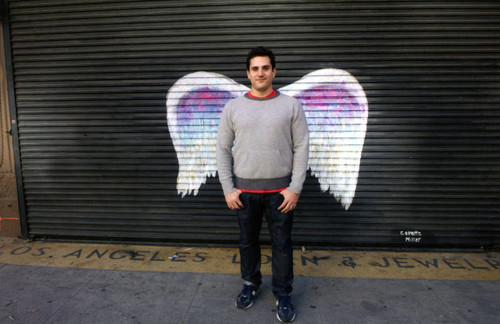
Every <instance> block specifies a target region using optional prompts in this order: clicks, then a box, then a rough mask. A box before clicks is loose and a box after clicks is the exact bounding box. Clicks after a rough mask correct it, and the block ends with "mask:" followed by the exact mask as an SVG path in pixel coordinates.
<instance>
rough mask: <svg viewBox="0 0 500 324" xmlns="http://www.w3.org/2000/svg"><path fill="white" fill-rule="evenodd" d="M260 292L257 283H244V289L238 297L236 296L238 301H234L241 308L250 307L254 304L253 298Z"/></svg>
mask: <svg viewBox="0 0 500 324" xmlns="http://www.w3.org/2000/svg"><path fill="white" fill-rule="evenodd" d="M258 292H259V287H258V286H255V285H249V284H246V283H245V284H243V290H242V291H241V292H240V294H239V295H238V297H236V302H235V303H234V304H235V306H236V307H238V308H240V309H249V308H250V307H252V305H253V300H254V299H255V296H257V293H258Z"/></svg>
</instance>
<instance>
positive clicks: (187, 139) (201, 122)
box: [167, 69, 368, 210]
mask: <svg viewBox="0 0 500 324" xmlns="http://www.w3.org/2000/svg"><path fill="white" fill-rule="evenodd" d="M248 91H250V89H249V88H248V87H246V86H244V85H241V84H239V83H237V82H235V81H234V80H232V79H230V78H228V77H226V76H224V75H221V74H218V73H211V72H195V73H190V74H188V75H186V76H184V77H182V78H181V79H179V80H178V81H177V82H176V83H175V84H174V85H173V86H172V87H171V88H170V90H169V91H168V94H167V122H168V127H169V131H170V136H171V138H172V141H173V144H174V147H175V151H176V153H177V159H178V161H179V174H178V177H177V191H178V193H179V194H180V195H182V197H184V196H185V195H189V194H194V195H197V194H198V190H199V188H200V186H201V185H202V184H204V183H205V182H206V179H207V177H209V176H210V177H215V175H216V172H217V167H216V157H215V151H216V142H217V127H218V125H219V118H220V115H221V113H222V109H223V108H224V105H225V104H226V102H227V101H228V100H230V99H232V98H235V97H237V96H240V95H243V94H244V93H246V92H248ZM278 91H280V92H282V93H284V94H287V95H290V96H293V97H295V98H296V99H298V100H299V101H300V102H301V104H302V107H303V109H304V113H305V115H306V118H307V123H308V126H309V164H308V168H309V169H310V171H311V174H312V175H313V176H315V177H316V178H317V179H318V182H319V184H320V188H321V190H322V191H323V192H325V191H328V193H329V194H330V195H332V196H334V197H335V199H337V201H339V202H340V203H341V204H342V206H343V207H344V208H345V209H346V210H347V209H349V207H350V206H351V204H352V202H353V199H354V195H355V192H356V185H357V182H358V174H359V165H360V160H361V153H362V150H363V144H364V140H365V134H366V124H367V120H368V101H367V98H366V95H365V92H364V91H363V88H362V87H361V85H360V84H359V83H358V81H357V80H356V78H354V77H353V76H352V75H351V74H349V73H348V72H346V71H344V70H340V69H321V70H317V71H314V72H311V73H309V74H307V75H305V76H304V77H303V78H302V79H300V80H298V81H296V82H294V83H292V84H290V85H288V86H285V87H283V88H280V89H278Z"/></svg>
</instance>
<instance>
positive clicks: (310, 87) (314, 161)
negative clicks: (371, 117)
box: [279, 69, 368, 210]
mask: <svg viewBox="0 0 500 324" xmlns="http://www.w3.org/2000/svg"><path fill="white" fill-rule="evenodd" d="M279 91H280V92H282V93H284V94H288V95H290V96H293V97H295V98H297V99H298V100H299V101H300V102H301V104H302V107H303V108H304V112H305V115H306V118H307V124H308V126H309V168H310V169H311V174H312V175H314V176H316V177H317V178H318V181H319V183H320V186H321V190H322V191H328V192H329V193H330V194H331V195H333V196H334V197H335V198H336V199H337V201H340V203H341V204H342V206H343V207H344V208H345V209H346V210H347V209H348V208H349V207H350V206H351V204H352V201H353V199H354V195H355V192H356V185H357V182H358V174H359V165H360V160H361V153H362V150H363V144H364V140H365V134H366V123H367V120H368V101H367V99H366V95H365V92H364V91H363V88H362V87H361V85H360V84H359V83H358V81H357V80H356V78H354V77H353V76H352V75H351V74H349V73H348V72H346V71H343V70H339V69H322V70H317V71H314V72H311V73H309V74H307V75H306V76H304V77H303V78H302V79H300V80H298V81H297V82H295V83H293V84H291V85H289V86H286V87H283V88H281V89H279Z"/></svg>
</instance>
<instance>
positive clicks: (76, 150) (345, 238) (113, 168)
mask: <svg viewBox="0 0 500 324" xmlns="http://www.w3.org/2000/svg"><path fill="white" fill-rule="evenodd" d="M7 7H8V12H5V13H4V14H5V15H8V16H7V17H6V18H4V20H5V19H7V20H8V22H9V25H8V27H9V29H6V31H8V34H7V35H6V39H7V41H10V43H9V44H10V48H11V53H9V54H10V55H11V60H12V62H11V64H12V70H13V73H12V75H11V77H12V78H13V82H14V89H11V91H13V92H14V93H15V102H13V103H12V104H13V105H14V107H15V112H16V115H17V116H16V118H17V127H18V128H17V131H18V136H19V143H15V145H19V149H20V154H19V156H17V162H18V167H19V168H20V169H21V172H22V179H21V180H22V185H23V188H22V192H23V198H24V200H23V201H25V206H24V207H25V210H26V212H25V213H24V215H21V216H22V217H23V218H24V220H25V221H26V224H27V230H26V231H27V233H26V235H27V236H29V237H34V238H41V237H46V238H50V239H70V240H98V241H118V242H131V241H138V242H145V243H152V242H157V243H164V244H167V243H170V244H235V242H237V240H238V225H237V222H236V219H235V215H234V212H232V211H230V210H229V209H227V208H226V207H225V202H224V199H223V196H222V191H221V188H220V185H219V183H218V180H217V178H214V177H208V178H207V183H206V184H203V185H202V186H201V187H200V190H199V192H198V193H197V194H196V195H193V194H191V195H186V196H184V197H182V196H181V195H179V194H178V193H177V189H176V184H177V174H178V170H179V167H178V160H177V155H176V151H175V149H174V147H173V142H172V138H171V136H170V133H169V127H168V125H167V116H166V108H165V105H166V101H165V100H166V95H167V93H168V91H169V89H170V88H171V87H172V85H173V84H174V83H175V82H176V81H177V80H179V79H180V78H182V77H183V76H185V75H187V74H189V73H192V72H196V71H208V72H215V73H220V74H223V75H225V76H227V77H229V78H231V79H233V80H235V81H237V82H239V83H242V84H246V85H248V84H249V83H248V82H247V80H246V73H245V71H244V69H245V65H244V61H245V56H246V54H247V52H248V50H249V49H250V48H251V47H254V46H257V45H264V46H269V47H270V48H271V49H273V51H274V52H275V54H276V55H277V61H278V74H277V78H276V79H275V83H276V84H275V85H276V87H277V88H279V87H283V86H286V85H289V84H291V83H293V82H295V81H297V80H298V79H300V78H301V77H303V76H304V75H306V74H307V73H310V72H312V71H315V70H318V69H323V68H335V69H342V70H344V71H347V72H349V73H350V74H352V75H353V76H354V77H355V78H356V79H357V80H358V81H359V84H360V85H361V86H362V87H363V89H364V91H365V93H366V97H367V100H368V107H369V110H368V111H369V113H368V123H367V130H366V137H365V140H364V147H363V151H362V156H361V164H360V170H359V177H358V179H357V188H356V193H355V197H354V200H353V202H352V204H351V205H350V207H349V208H348V209H347V210H346V209H345V208H344V207H343V206H342V205H341V204H340V203H339V202H337V201H336V199H335V198H334V197H332V195H330V194H329V193H328V192H322V191H321V190H320V186H319V183H318V179H317V178H316V177H314V176H312V175H311V174H309V175H308V177H307V180H306V183H305V186H304V192H303V194H302V197H301V201H300V205H299V207H298V209H297V211H296V214H295V227H294V239H295V243H296V244H297V245H307V246H315V247H391V248H423V247H425V248H429V247H432V248H478V247H493V246H497V245H499V242H500V239H499V236H500V235H499V234H500V217H499V215H500V199H499V198H500V109H499V104H500V89H499V88H500V87H499V84H500V83H499V81H500V78H499V76H500V73H499V72H500V71H499V57H500V47H499V45H500V37H499V36H500V32H499V31H500V2H498V1H404V0H401V1H293V0H274V1H234V0H219V1H181V0H179V1H128V0H125V1H124V0H120V1H112V0H109V1H106V0H89V1H84V2H82V1H61V0H15V1H8V3H7ZM263 239H264V241H266V242H268V236H267V234H266V231H265V229H264V234H263Z"/></svg>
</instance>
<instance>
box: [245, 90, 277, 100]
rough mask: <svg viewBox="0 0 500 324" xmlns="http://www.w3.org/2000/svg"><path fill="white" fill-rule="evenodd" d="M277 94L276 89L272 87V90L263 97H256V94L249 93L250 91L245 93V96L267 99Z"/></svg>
mask: <svg viewBox="0 0 500 324" xmlns="http://www.w3.org/2000/svg"><path fill="white" fill-rule="evenodd" d="M277 94H278V91H276V90H274V89H273V92H271V93H270V94H268V95H267V96H265V97H257V96H254V95H253V94H251V93H250V91H249V92H248V93H247V96H249V97H250V98H254V99H267V98H271V97H274V96H276V95H277Z"/></svg>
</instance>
